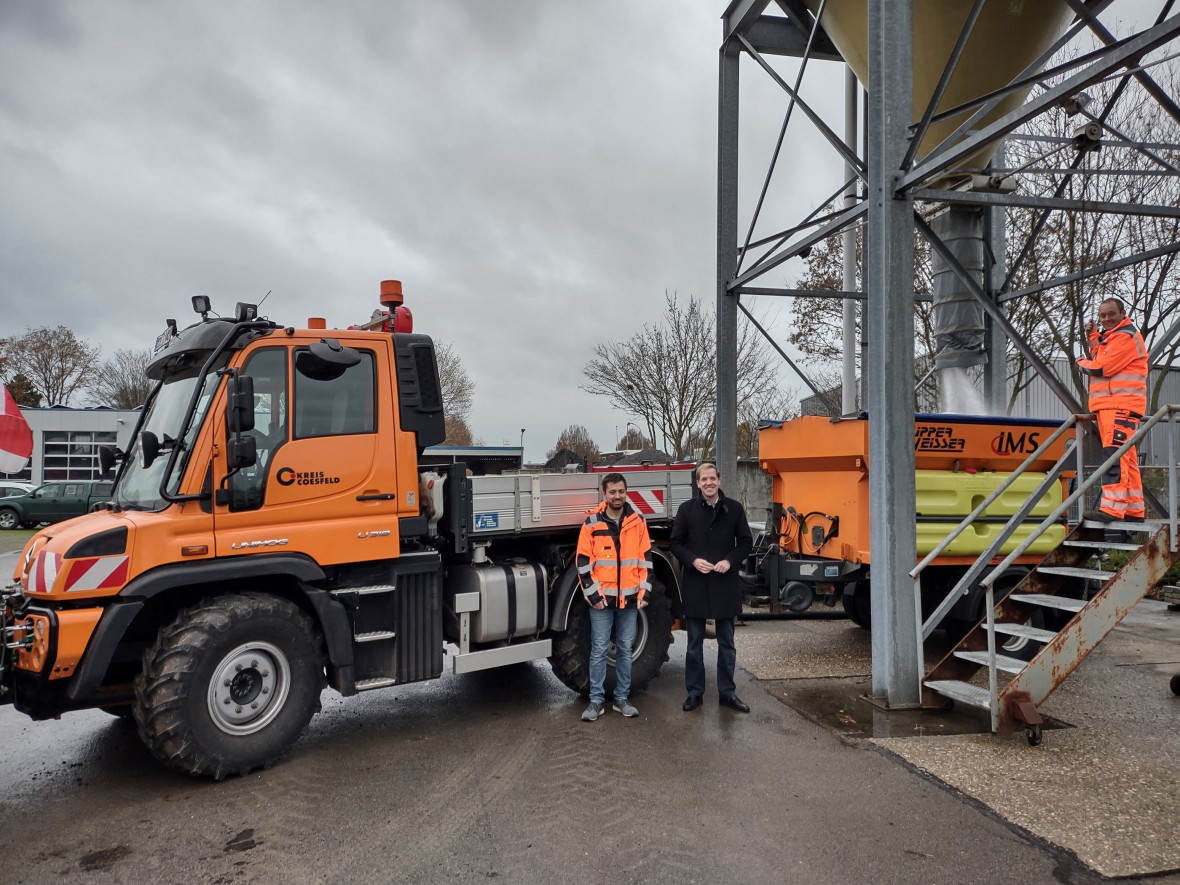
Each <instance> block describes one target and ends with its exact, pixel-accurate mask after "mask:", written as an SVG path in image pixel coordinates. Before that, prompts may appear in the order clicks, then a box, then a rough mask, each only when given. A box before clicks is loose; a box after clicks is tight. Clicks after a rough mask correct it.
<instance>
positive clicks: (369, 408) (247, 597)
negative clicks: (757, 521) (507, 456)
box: [0, 281, 692, 779]
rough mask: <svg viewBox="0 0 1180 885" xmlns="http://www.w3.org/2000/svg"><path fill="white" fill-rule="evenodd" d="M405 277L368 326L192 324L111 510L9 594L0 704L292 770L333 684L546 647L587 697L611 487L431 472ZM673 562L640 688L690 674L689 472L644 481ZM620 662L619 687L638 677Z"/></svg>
mask: <svg viewBox="0 0 1180 885" xmlns="http://www.w3.org/2000/svg"><path fill="white" fill-rule="evenodd" d="M402 301H403V299H402V294H401V284H400V283H398V282H397V281H386V282H384V283H382V284H381V304H382V307H381V308H379V309H378V310H377V311H376V312H375V313H374V315H373V317H372V318H371V319H370V320H369V321H368V322H366V323H364V324H363V325H361V326H356V327H349V328H347V329H331V330H329V329H328V328H327V326H326V323H325V321H324V320H322V319H312V320H309V321H308V324H307V326H308V327H307V328H306V329H296V328H295V327H293V326H284V325H280V324H278V323H275V322H272V321H270V320H268V319H264V318H261V317H259V316H258V311H257V308H256V307H255V306H254V305H249V304H239V305H237V308H236V310H235V313H234V316H233V317H230V318H221V317H212V316H210V305H209V302H208V299H207V298H204V297H203V296H198V297H197V298H194V299H193V306H194V309H195V310H196V311H197V312H198V313H200V314H201V319H200V321H199V322H197V323H195V324H193V325H191V326H189V327H187V328H185V329H179V328H178V327H177V324H176V322H175V321H174V320H169V321H168V323H167V328H166V330H165V331H164V333H163V334H161V335H160V337H159V338H158V339H157V341H156V345H155V349H154V352H153V357H152V360H151V362H150V364H149V367H148V369H147V373H148V376H149V377H150V378H151V379H153V380H154V381H155V382H156V383H155V388H154V390H153V392H152V394H151V396H150V398H149V399H148V401H147V403H146V405H145V407H144V408H143V410H142V413H141V416H140V419H139V423H138V426H137V427H136V428H135V433H134V437H133V442H132V444H131V445H130V446H129V448H128V451H127V452H126V453H122V452H117V451H112V450H107V451H105V452H104V453H103V459H104V469H109V468H110V467H113V466H114V465H115V464H116V463H119V469H118V473H117V475H116V480H115V488H114V491H113V494H112V497H111V500H110V502H109V503H108V504H107V505H105V509H103V510H101V511H99V512H95V513H89V514H86V515H85V516H80V517H78V518H75V519H71V520H68V521H66V522H62V523H59V524H57V525H54V526H51V527H48V528H45V529H43V530H42V531H40V532H38V533H37V534H36V535H34V536H33V538H32V539H30V541H29V542H28V544H27V545H26V546H25V548H24V550H23V552H22V554H21V556H20V558H19V561H18V562H17V565H16V568H15V571H14V574H13V582H12V584H11V585H9V586H8V587H6V588H5V591H4V596H3V627H4V637H5V639H4V642H5V646H6V651H5V653H4V654H3V655H2V656H0V693H2V696H0V701H2V702H4V703H11V704H13V705H15V707H16V709H17V710H19V711H21V712H23V713H25V714H27V715H29V716H31V717H33V718H35V719H46V718H51V717H55V716H58V715H60V714H62V713H65V712H67V711H71V710H81V709H87V708H95V707H97V708H101V709H103V710H107V711H108V712H111V713H113V714H115V715H120V716H133V717H134V718H135V721H136V723H137V725H138V729H139V734H140V737H141V738H142V740H143V741H144V743H145V744H146V746H147V747H148V749H149V750H150V751H151V753H152V754H154V755H155V756H156V757H157V758H158V759H160V760H161V761H162V762H164V763H165V764H166V765H169V766H171V767H173V768H176V769H179V770H181V771H185V772H189V773H192V774H196V775H204V776H210V777H213V778H218V779H220V778H222V777H225V776H226V775H230V774H240V773H245V772H248V771H251V770H253V769H256V768H259V767H263V766H268V765H270V764H272V763H273V762H274V761H275V760H277V759H278V758H279V757H280V756H282V755H283V753H285V752H286V751H287V750H288V749H289V748H290V747H291V746H292V745H293V744H294V742H295V741H296V740H297V738H298V737H299V735H300V734H301V733H302V732H303V730H304V728H305V727H306V726H307V724H308V722H309V721H310V719H311V717H312V715H313V714H314V713H315V712H316V711H317V710H318V709H319V703H320V693H321V691H322V690H323V689H324V688H326V687H331V688H332V689H334V690H335V691H337V692H339V693H340V694H342V695H353V694H356V693H358V692H362V691H367V690H374V689H380V688H383V687H386V686H392V685H404V684H406V683H409V682H418V681H423V680H428V679H434V678H436V677H439V676H440V675H441V674H442V672H443V666H444V659H445V658H446V657H448V652H449V658H450V661H451V666H452V670H453V671H454V672H455V673H466V672H471V671H474V670H483V669H489V668H493V667H502V666H508V665H512V664H517V663H520V662H523V661H530V660H537V659H541V658H548V659H549V661H550V663H551V665H552V667H553V670H554V672H555V673H556V674H557V676H558V677H559V678H560V679H561V680H562V681H563V682H564V683H565V684H567V685H568V686H570V687H571V688H573V689H574V690H576V691H579V692H582V693H586V692H587V691H588V685H589V681H588V680H589V676H588V658H589V617H588V613H587V612H588V609H587V606H586V605H584V604H581V603H580V601H579V600H578V597H579V596H580V595H581V591H580V588H579V586H578V582H577V575H576V569H575V567H574V566H573V560H574V551H575V546H576V541H577V534H578V530H579V528H580V526H581V523H582V521H583V520H584V518H585V513H586V511H587V510H589V509H592V508H593V507H595V506H596V505H597V503H598V501H599V500H600V497H599V492H598V482H599V480H600V478H601V477H600V475H594V474H556V475H528V474H523V473H522V474H519V475H498V476H468V471H467V470H466V468H465V465H463V464H454V465H448V466H444V467H434V468H431V470H430V471H429V472H424V471H420V469H419V465H418V459H419V456H420V455H421V453H422V450H423V449H424V448H425V447H426V446H430V445H436V444H438V443H441V442H442V440H443V437H444V429H443V428H444V424H443V416H444V411H443V410H444V403H443V402H442V398H441V392H440V385H439V377H438V369H437V365H436V361H435V351H434V345H433V343H432V341H431V339H430V338H429V337H428V336H426V335H422V334H417V333H414V332H413V329H412V317H411V315H410V312H409V310H408V308H407V307H406V306H405V305H404V304H403V303H402ZM628 476H629V479H630V483H629V490H630V493H631V497H632V500H633V502H634V503H635V505H636V507H637V509H639V510H640V511H641V512H643V513H644V514H645V515H646V517H647V519H648V522H649V525H650V526H651V533H652V536H653V541H654V542H655V546H656V549H655V550H654V551H653V553H654V557H653V558H654V564H655V575H654V579H653V582H652V583H653V591H652V593H651V595H650V597H649V599H650V604H649V605H648V607H647V608H645V609H642V610H641V612H640V615H641V617H640V621H639V628H638V631H637V636H636V640H635V647H634V664H633V680H632V682H633V687H634V688H635V689H642V688H643V687H644V686H645V685H646V684H647V683H648V682H650V680H651V679H653V678H654V677H655V676H656V675H657V674H658V673H659V670H660V667H661V665H662V664H663V662H664V661H665V660H666V659H667V649H668V646H669V644H670V643H671V640H672V633H671V630H672V624H673V620H674V618H675V617H676V616H677V615H678V614H679V607H680V592H679V586H680V584H679V570H678V568H677V566H676V565H675V563H674V561H673V559H672V557H670V556H669V555H667V553H666V552H665V542H666V538H667V536H668V533H669V531H670V527H671V519H672V516H673V515H674V514H675V512H676V507H677V506H678V505H679V503H680V502H681V501H683V500H686V499H687V498H688V497H690V496H691V493H692V480H691V474H690V472H688V471H684V470H673V469H659V468H655V469H648V470H644V471H637V472H634V473H631V474H629V475H628ZM613 671H614V668H613V658H612V659H611V666H610V667H609V672H608V678H607V681H608V691H609V690H610V688H609V686H610V684H612V683H613V678H614V672H613Z"/></svg>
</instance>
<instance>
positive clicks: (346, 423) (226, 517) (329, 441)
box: [215, 345, 398, 565]
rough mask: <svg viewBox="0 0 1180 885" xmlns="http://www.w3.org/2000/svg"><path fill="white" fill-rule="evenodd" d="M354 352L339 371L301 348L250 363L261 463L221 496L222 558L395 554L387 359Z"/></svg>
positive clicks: (328, 559) (266, 350)
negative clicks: (353, 359) (349, 362)
mask: <svg viewBox="0 0 1180 885" xmlns="http://www.w3.org/2000/svg"><path fill="white" fill-rule="evenodd" d="M355 353H356V355H358V356H359V360H358V361H357V362H356V363H355V364H353V365H350V366H348V367H346V368H343V369H342V370H338V369H332V368H329V369H327V370H325V369H324V366H323V365H322V364H318V363H317V362H316V360H315V359H314V358H311V357H310V356H308V354H309V350H308V347H306V346H299V345H295V346H278V347H273V346H270V347H260V348H259V349H257V350H255V351H254V352H253V353H251V354H250V355H249V356H248V357H247V359H246V360H245V362H244V363H243V365H242V372H243V374H246V375H249V376H250V377H251V378H253V379H254V396H255V427H254V430H252V431H250V433H251V434H252V435H253V436H254V437H255V440H256V446H257V452H258V460H257V463H256V464H255V465H254V466H253V467H249V468H246V469H244V470H241V471H239V472H237V473H235V474H233V475H231V476H229V478H228V480H227V481H226V491H227V494H224V495H221V496H219V499H218V502H217V505H216V508H215V534H216V539H217V541H216V543H217V555H218V556H232V555H242V554H251V553H259V552H268V553H276V552H285V553H304V554H306V555H308V556H310V557H311V558H312V559H314V560H315V561H316V562H318V563H320V564H321V565H327V564H335V563H340V562H354V561H360V560H369V559H377V558H385V557H391V556H397V554H398V522H397V494H398V489H397V485H396V470H395V460H396V456H395V452H394V451H393V446H392V439H393V432H392V405H391V402H392V391H391V390H390V389H389V385H390V383H391V382H390V379H389V377H388V373H387V372H381V371H379V366H380V365H381V364H383V363H384V364H388V357H387V356H386V355H384V354H381V357H382V358H381V359H379V355H378V353H377V352H375V351H373V350H366V349H357V350H356V351H355ZM221 432H222V434H223V435H224V433H225V431H224V424H223V425H222V431H221ZM224 448H225V447H224V446H223V447H222V449H223V451H224ZM221 457H222V458H224V455H222V456H221ZM219 467H220V468H221V470H220V475H222V476H225V475H226V474H227V473H228V470H227V469H225V468H224V461H222V462H221V464H220V465H219Z"/></svg>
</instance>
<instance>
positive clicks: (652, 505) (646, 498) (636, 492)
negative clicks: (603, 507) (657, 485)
mask: <svg viewBox="0 0 1180 885" xmlns="http://www.w3.org/2000/svg"><path fill="white" fill-rule="evenodd" d="M627 500H629V501H630V502H631V506H632V507H634V508H635V509H636V510H638V511H639V512H640V513H642V514H643V515H644V516H655V515H660V514H663V513H664V512H665V510H664V490H663V489H628V490H627Z"/></svg>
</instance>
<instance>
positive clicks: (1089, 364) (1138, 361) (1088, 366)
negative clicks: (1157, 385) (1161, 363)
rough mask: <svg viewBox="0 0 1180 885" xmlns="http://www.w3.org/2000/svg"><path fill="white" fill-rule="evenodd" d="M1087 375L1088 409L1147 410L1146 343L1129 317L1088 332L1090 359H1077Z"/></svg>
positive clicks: (1140, 413) (1137, 411)
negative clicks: (1104, 327) (1110, 327)
mask: <svg viewBox="0 0 1180 885" xmlns="http://www.w3.org/2000/svg"><path fill="white" fill-rule="evenodd" d="M1078 365H1079V366H1081V367H1082V371H1083V372H1085V373H1086V374H1087V375H1089V376H1090V411H1091V412H1097V411H1098V410H1099V409H1126V410H1127V411H1128V412H1134V413H1135V414H1136V415H1139V416H1140V417H1142V416H1143V414H1144V412H1146V411H1147V346H1146V345H1145V344H1144V343H1143V336H1142V335H1140V334H1139V330H1138V329H1136V328H1135V325H1134V323H1132V322H1131V319H1130V317H1123V321H1122V322H1121V323H1119V324H1118V325H1117V326H1115V327H1114V328H1113V329H1106V330H1104V331H1101V332H1099V331H1098V330H1095V331H1093V332H1091V333H1090V359H1086V358H1085V357H1083V358H1081V359H1079V360H1078Z"/></svg>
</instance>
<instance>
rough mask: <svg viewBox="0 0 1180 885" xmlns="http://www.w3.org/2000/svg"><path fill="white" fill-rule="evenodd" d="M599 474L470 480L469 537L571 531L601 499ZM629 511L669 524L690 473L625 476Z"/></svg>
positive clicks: (685, 495) (686, 493)
mask: <svg viewBox="0 0 1180 885" xmlns="http://www.w3.org/2000/svg"><path fill="white" fill-rule="evenodd" d="M601 482H602V474H601V473H599V474H591V473H543V474H527V473H522V474H512V475H500V476H473V477H471V491H472V508H471V509H472V514H473V519H472V527H471V528H472V530H471V535H472V536H473V537H480V536H483V537H488V536H493V535H503V534H505V533H518V532H531V531H536V530H538V529H557V528H574V527H576V526H578V525H580V524H581V522H582V521H583V520H584V519H585V518H586V511H588V510H593V509H594V508H595V507H597V506H598V504H599V502H600V501H601V500H602V498H601V495H600V493H599V484H600V483H601ZM627 491H628V497H629V499H630V502H631V506H632V507H634V508H635V509H636V510H637V511H638V512H639V513H641V514H643V516H644V517H645V518H646V519H648V520H649V521H652V522H664V521H671V519H672V518H673V517H674V516H675V515H676V509H677V508H678V507H679V506H680V505H681V503H683V502H684V501H687V500H688V499H689V498H691V497H692V472H691V471H688V470H650V471H643V472H637V473H631V474H629V475H628V476H627Z"/></svg>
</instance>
